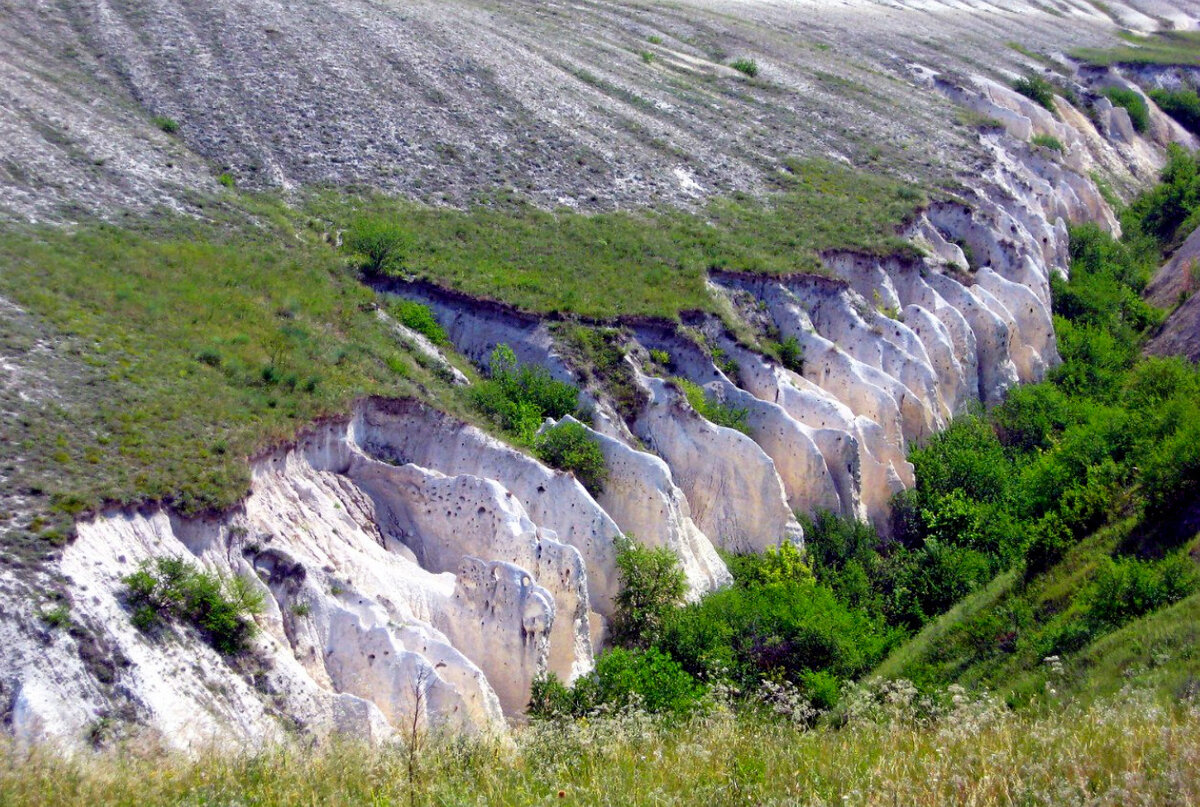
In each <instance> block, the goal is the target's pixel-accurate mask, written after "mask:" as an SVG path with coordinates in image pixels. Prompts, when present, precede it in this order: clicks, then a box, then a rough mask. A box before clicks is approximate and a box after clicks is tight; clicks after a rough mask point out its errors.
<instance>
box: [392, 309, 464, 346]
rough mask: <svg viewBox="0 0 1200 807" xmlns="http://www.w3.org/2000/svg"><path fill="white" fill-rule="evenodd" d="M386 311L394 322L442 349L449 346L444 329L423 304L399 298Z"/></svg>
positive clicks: (448, 339) (448, 338)
mask: <svg viewBox="0 0 1200 807" xmlns="http://www.w3.org/2000/svg"><path fill="white" fill-rule="evenodd" d="M388 310H389V311H390V313H391V315H392V316H393V317H395V318H396V321H398V322H400V323H403V324H404V325H406V326H407V327H409V328H412V329H413V330H414V331H416V332H417V333H419V334H422V335H423V336H425V338H426V339H428V340H429V341H430V342H433V343H434V344H435V345H439V346H443V347H444V346H447V345H449V344H450V337H448V336H447V335H446V329H445V328H443V327H442V326H441V323H439V322H438V321H437V319H435V318H434V316H433V312H432V311H431V310H429V306H427V305H425V304H424V303H419V302H417V301H416V300H405V299H403V298H400V299H398V300H396V301H394V302H393V303H392V304H391V305H390V306H388Z"/></svg>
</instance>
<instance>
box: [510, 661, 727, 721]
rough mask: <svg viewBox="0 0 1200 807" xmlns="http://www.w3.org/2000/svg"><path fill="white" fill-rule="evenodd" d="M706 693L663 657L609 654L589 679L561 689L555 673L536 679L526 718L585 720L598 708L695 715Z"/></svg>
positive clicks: (597, 665)
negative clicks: (630, 707) (636, 709)
mask: <svg viewBox="0 0 1200 807" xmlns="http://www.w3.org/2000/svg"><path fill="white" fill-rule="evenodd" d="M706 690H707V688H706V687H705V686H704V685H703V684H701V683H700V682H699V681H697V680H696V679H695V678H693V677H692V676H691V675H688V673H687V672H686V671H684V669H683V668H682V667H681V666H680V665H679V663H678V662H676V661H675V660H674V659H673V658H671V657H670V656H668V655H667V654H665V653H663V652H661V651H659V650H657V649H655V648H653V647H651V648H649V649H647V650H626V649H624V648H620V647H617V648H613V649H612V650H609V651H608V652H606V653H604V654H603V655H602V656H600V658H598V659H597V660H596V669H595V670H594V671H593V672H592V674H591V675H589V676H585V677H583V678H580V679H579V680H577V681H576V682H575V684H574V686H571V687H567V686H564V685H563V683H562V682H561V681H559V679H558V677H557V676H555V675H554V674H553V673H551V674H549V675H545V676H539V677H538V678H536V679H534V682H533V686H532V688H531V694H530V702H529V714H530V716H531V717H534V718H540V719H564V718H572V717H583V716H585V715H588V714H589V713H591V712H593V711H595V710H596V709H598V708H600V707H608V708H615V709H622V708H625V707H629V706H637V707H638V708H640V709H644V710H645V711H647V712H650V713H652V714H669V715H675V716H678V717H682V716H686V715H688V714H690V713H692V712H694V711H695V710H696V709H697V708H698V707H699V706H700V703H701V699H702V698H703V697H704V694H705V692H706Z"/></svg>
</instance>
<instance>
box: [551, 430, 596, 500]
mask: <svg viewBox="0 0 1200 807" xmlns="http://www.w3.org/2000/svg"><path fill="white" fill-rule="evenodd" d="M533 450H534V451H535V452H536V453H537V455H538V458H539V459H541V460H542V462H544V463H546V464H547V465H549V466H551V467H552V468H558V469H559V470H562V471H570V472H571V473H573V474H575V477H576V478H577V479H578V480H579V481H580V482H582V483H583V486H584V487H585V488H587V489H588V490H589V491H591V493H592V495H599V494H600V493H602V492H603V491H604V483H605V482H606V481H607V480H608V465H607V464H606V463H605V461H604V452H603V451H601V450H600V444H599V443H598V442H596V440H594V439H593V438H592V436H591V435H590V434H589V433H588V430H587V429H585V428H584V427H583V426H581V425H580V424H578V423H573V422H571V421H567V422H565V423H559V424H558V425H557V426H554V427H552V428H549V429H546V430H545V431H544V432H542V433H541V434H539V435H538V436H537V437H536V438H534V441H533Z"/></svg>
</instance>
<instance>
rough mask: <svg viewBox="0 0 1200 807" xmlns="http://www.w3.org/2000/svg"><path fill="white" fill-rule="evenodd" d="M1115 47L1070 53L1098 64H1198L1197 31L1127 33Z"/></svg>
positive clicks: (1199, 60)
mask: <svg viewBox="0 0 1200 807" xmlns="http://www.w3.org/2000/svg"><path fill="white" fill-rule="evenodd" d="M1123 38H1124V39H1125V40H1126V42H1127V44H1125V45H1119V46H1117V47H1115V48H1079V49H1078V50H1075V51H1073V52H1072V53H1071V55H1072V56H1073V57H1074V58H1076V59H1080V60H1082V61H1084V62H1087V63H1089V64H1094V65H1100V66H1109V65H1115V64H1131V65H1136V64H1149V65H1190V66H1194V65H1200V32H1197V31H1162V32H1159V33H1157V34H1154V35H1152V36H1148V37H1140V36H1135V35H1133V34H1127V35H1125V36H1124V37H1123Z"/></svg>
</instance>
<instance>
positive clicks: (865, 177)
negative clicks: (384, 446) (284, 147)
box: [306, 160, 926, 320]
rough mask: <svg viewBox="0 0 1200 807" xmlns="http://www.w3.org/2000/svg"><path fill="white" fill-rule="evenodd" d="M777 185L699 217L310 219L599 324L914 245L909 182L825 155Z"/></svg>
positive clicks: (513, 209)
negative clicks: (385, 232)
mask: <svg viewBox="0 0 1200 807" xmlns="http://www.w3.org/2000/svg"><path fill="white" fill-rule="evenodd" d="M771 181H772V182H773V183H774V184H775V187H776V192H775V193H772V194H770V195H769V196H767V197H766V198H764V199H755V198H752V197H749V196H738V197H736V198H725V199H715V200H713V201H711V202H709V203H708V204H707V206H706V207H705V208H704V210H703V211H701V212H699V213H688V212H683V211H677V210H662V211H650V210H641V211H635V212H613V213H598V214H580V213H571V212H566V211H555V212H548V211H544V210H539V209H538V208H536V207H534V206H532V205H529V204H526V203H523V202H520V201H518V200H514V199H511V198H502V199H498V200H494V201H493V202H492V203H491V204H487V205H477V206H474V207H472V208H471V209H470V210H469V211H465V212H464V211H459V210H454V209H451V208H446V207H436V208H435V207H427V206H422V205H418V204H415V203H409V202H403V201H398V200H396V199H392V198H385V197H382V196H379V197H372V198H369V199H366V200H363V201H361V202H358V203H354V204H352V203H351V202H349V201H347V200H346V199H345V198H344V197H339V196H333V195H327V196H323V197H319V198H315V199H313V200H311V201H310V202H309V203H308V205H307V207H306V211H307V212H308V213H309V214H310V215H312V216H314V217H318V218H321V219H327V220H331V221H332V222H334V224H335V226H343V227H345V226H349V228H350V230H351V231H353V229H354V228H355V226H356V224H357V222H359V221H360V220H362V219H366V220H367V221H376V220H378V221H382V222H385V223H389V224H391V225H394V228H395V229H394V230H393V231H392V232H393V233H394V234H395V235H396V236H398V237H399V239H400V241H401V243H402V244H403V255H402V258H403V261H402V262H401V261H400V260H395V261H389V263H390V264H391V265H390V266H389V267H388V268H387V271H390V272H395V273H403V274H406V275H407V274H411V275H416V276H419V277H423V278H426V279H428V280H431V281H433V282H435V283H438V284H441V285H444V286H447V287H450V288H456V289H459V290H461V291H463V292H466V293H469V294H473V295H476V296H480V297H486V298H492V299H499V300H503V301H505V302H507V303H510V304H512V305H515V306H517V307H519V308H523V309H526V310H531V311H558V312H571V313H576V314H580V315H583V316H587V317H594V318H601V319H611V318H613V317H616V316H621V315H648V316H659V317H664V318H668V319H673V320H677V319H678V318H679V312H680V311H684V310H703V311H715V310H716V309H717V307H718V306H717V303H716V301H715V300H714V299H713V298H712V297H711V296H710V294H709V292H708V290H707V288H706V286H705V277H706V272H707V271H709V270H712V269H723V270H730V271H744V272H755V273H763V274H792V273H795V272H816V273H825V272H826V271H827V270H825V269H824V267H823V264H822V263H821V260H820V255H821V253H822V252H823V251H825V250H830V249H852V250H854V251H856V252H865V253H868V254H875V255H879V254H894V253H897V252H898V253H901V254H908V253H909V252H911V250H912V246H911V244H908V243H907V242H905V241H904V240H903V239H901V238H900V237H899V236H898V235H897V226H898V225H901V224H903V223H905V222H907V221H910V220H911V219H912V217H913V216H914V215H915V212H916V210H917V209H918V208H919V207H920V206H921V205H922V204H923V203H924V202H925V198H926V197H925V194H924V193H923V192H922V191H921V190H920V189H918V188H916V187H914V186H912V185H908V184H904V183H900V182H896V181H893V180H890V179H888V178H886V177H885V176H882V175H880V174H878V173H875V172H872V173H862V172H858V171H855V170H852V169H849V168H846V167H844V166H840V165H836V164H833V163H829V162H824V161H819V160H789V161H787V162H786V163H785V164H784V166H783V167H782V170H781V171H779V172H776V173H773V175H772V179H771ZM401 263H402V265H401Z"/></svg>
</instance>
